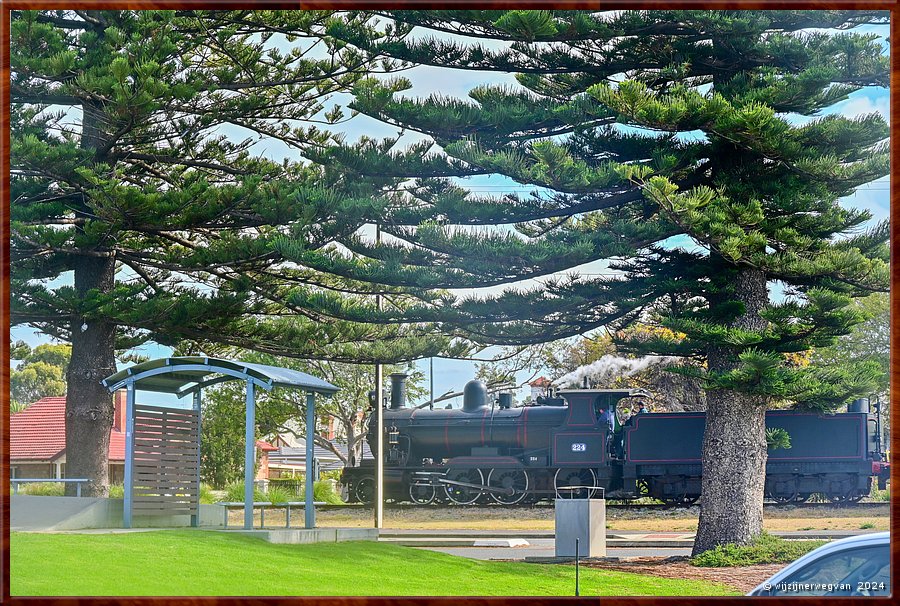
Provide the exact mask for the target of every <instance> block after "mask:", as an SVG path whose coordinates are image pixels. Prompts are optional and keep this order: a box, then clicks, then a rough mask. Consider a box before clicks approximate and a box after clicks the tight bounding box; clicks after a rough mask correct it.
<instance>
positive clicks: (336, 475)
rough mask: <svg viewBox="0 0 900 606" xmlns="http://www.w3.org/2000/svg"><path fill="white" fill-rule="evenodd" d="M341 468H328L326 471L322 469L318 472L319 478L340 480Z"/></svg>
mask: <svg viewBox="0 0 900 606" xmlns="http://www.w3.org/2000/svg"><path fill="white" fill-rule="evenodd" d="M341 471H343V470H341V469H330V470H328V471H323V472H322V473H320V474H319V479H320V480H335V481H337V482H340V481H341Z"/></svg>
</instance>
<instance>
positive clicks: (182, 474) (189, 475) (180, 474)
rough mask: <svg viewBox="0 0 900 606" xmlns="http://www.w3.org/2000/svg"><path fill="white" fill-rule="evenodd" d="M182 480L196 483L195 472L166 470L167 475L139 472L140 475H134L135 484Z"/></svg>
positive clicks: (194, 470) (192, 470) (193, 470)
mask: <svg viewBox="0 0 900 606" xmlns="http://www.w3.org/2000/svg"><path fill="white" fill-rule="evenodd" d="M162 479H165V480H171V481H177V480H184V481H185V482H188V481H190V482H196V481H197V470H196V468H195V469H191V470H185V471H181V470H168V473H165V474H160V473H150V472H148V471H143V470H142V471H141V472H140V473H135V474H134V481H135V482H146V481H154V480H162Z"/></svg>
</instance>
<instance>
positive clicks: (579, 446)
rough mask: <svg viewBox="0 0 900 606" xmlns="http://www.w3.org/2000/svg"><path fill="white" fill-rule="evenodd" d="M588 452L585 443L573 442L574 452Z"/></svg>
mask: <svg viewBox="0 0 900 606" xmlns="http://www.w3.org/2000/svg"><path fill="white" fill-rule="evenodd" d="M586 450H587V444H585V443H584V442H573V443H572V452H584V451H586Z"/></svg>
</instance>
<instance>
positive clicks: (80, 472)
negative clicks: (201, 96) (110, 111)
mask: <svg viewBox="0 0 900 606" xmlns="http://www.w3.org/2000/svg"><path fill="white" fill-rule="evenodd" d="M102 120H103V116H102V110H101V109H100V108H99V107H93V106H91V105H90V104H87V103H85V104H84V105H83V119H82V132H81V146H82V147H83V148H86V149H94V150H97V149H101V148H102V142H103V131H102V128H101V124H102V123H103V122H102ZM96 159H97V160H99V158H96ZM82 210H84V211H88V210H89V209H88V208H87V207H84V208H83V209H82ZM86 252H88V253H90V252H94V251H86ZM74 281H75V291H76V293H77V294H78V298H79V299H80V300H83V299H84V297H85V296H86V295H87V294H88V292H89V291H91V290H97V291H99V292H109V291H111V290H112V288H113V286H114V285H115V258H114V257H112V256H109V257H103V256H92V255H90V254H86V255H84V256H79V257H77V258H76V259H75V262H74ZM115 336H116V326H115V325H114V324H111V323H108V322H101V321H93V320H90V321H88V320H85V318H83V317H81V316H79V315H77V314H76V315H73V317H72V324H71V341H72V357H71V360H70V361H69V369H68V374H67V376H66V476H67V477H69V478H87V479H89V480H90V483H89V484H87V485H85V486H83V487H82V492H81V494H82V496H107V495H108V494H109V432H110V430H111V429H112V425H113V396H112V394H111V393H109V391H108V390H107V389H106V388H105V387H104V386H103V385H102V384H101V383H100V381H102V380H103V379H105V378H106V377H108V376H109V375H111V374H113V373H114V372H115V371H116V355H115V354H116V352H115ZM75 490H76V489H75V485H74V484H72V485H68V486H67V487H66V494H67V495H74V494H75Z"/></svg>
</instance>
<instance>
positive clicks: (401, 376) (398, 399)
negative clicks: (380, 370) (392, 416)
mask: <svg viewBox="0 0 900 606" xmlns="http://www.w3.org/2000/svg"><path fill="white" fill-rule="evenodd" d="M407 376H408V375H407V374H406V373H405V372H395V373H392V374H391V408H392V409H396V408H403V407H405V406H406V377H407Z"/></svg>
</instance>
